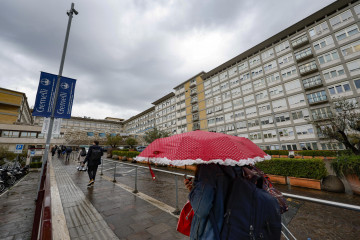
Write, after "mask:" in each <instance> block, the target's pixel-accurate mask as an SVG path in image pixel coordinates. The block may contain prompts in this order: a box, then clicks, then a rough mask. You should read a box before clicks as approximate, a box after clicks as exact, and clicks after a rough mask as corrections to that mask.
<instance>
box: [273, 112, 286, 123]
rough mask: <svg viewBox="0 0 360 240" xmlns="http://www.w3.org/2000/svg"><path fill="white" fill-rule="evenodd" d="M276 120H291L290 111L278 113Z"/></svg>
mask: <svg viewBox="0 0 360 240" xmlns="http://www.w3.org/2000/svg"><path fill="white" fill-rule="evenodd" d="M275 121H276V122H277V123H280V122H286V121H290V114H289V113H288V112H285V113H280V114H276V115H275Z"/></svg>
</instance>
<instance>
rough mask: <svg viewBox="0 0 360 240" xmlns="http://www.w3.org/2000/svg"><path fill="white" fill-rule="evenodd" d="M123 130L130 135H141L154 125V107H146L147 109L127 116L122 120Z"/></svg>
mask: <svg viewBox="0 0 360 240" xmlns="http://www.w3.org/2000/svg"><path fill="white" fill-rule="evenodd" d="M123 124H124V131H125V132H126V133H129V134H131V135H134V136H137V135H143V134H144V133H145V132H146V131H149V130H151V129H153V128H154V127H155V107H151V108H148V109H147V110H145V111H143V112H141V113H139V114H137V115H135V116H133V117H131V118H129V119H128V120H126V121H124V122H123Z"/></svg>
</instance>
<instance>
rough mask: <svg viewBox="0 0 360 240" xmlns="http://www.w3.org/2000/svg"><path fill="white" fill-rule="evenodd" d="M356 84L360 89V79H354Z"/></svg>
mask: <svg viewBox="0 0 360 240" xmlns="http://www.w3.org/2000/svg"><path fill="white" fill-rule="evenodd" d="M359 6H360V5H359ZM354 84H355V87H356V88H357V89H360V79H356V80H354Z"/></svg>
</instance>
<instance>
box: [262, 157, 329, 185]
mask: <svg viewBox="0 0 360 240" xmlns="http://www.w3.org/2000/svg"><path fill="white" fill-rule="evenodd" d="M256 167H258V168H259V169H261V170H263V171H264V172H265V173H267V174H272V175H280V176H289V177H299V178H310V179H317V180H320V179H322V178H324V177H326V176H327V175H328V174H327V171H326V168H325V163H324V162H323V160H322V159H318V158H313V159H294V158H273V159H271V160H268V161H262V162H258V163H256Z"/></svg>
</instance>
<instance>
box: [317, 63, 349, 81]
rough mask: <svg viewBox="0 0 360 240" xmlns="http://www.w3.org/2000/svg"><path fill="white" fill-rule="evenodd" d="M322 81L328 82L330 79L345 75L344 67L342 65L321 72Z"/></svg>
mask: <svg viewBox="0 0 360 240" xmlns="http://www.w3.org/2000/svg"><path fill="white" fill-rule="evenodd" d="M322 74H323V75H324V79H325V80H328V79H331V78H335V77H339V76H341V75H344V74H345V71H344V67H343V66H342V65H339V66H336V67H333V68H330V69H327V70H325V71H323V72H322Z"/></svg>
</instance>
